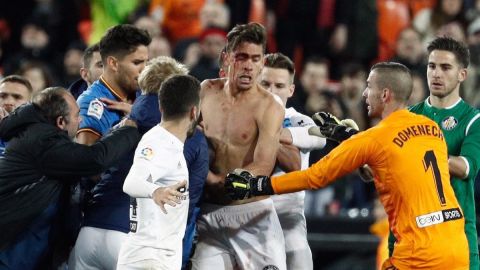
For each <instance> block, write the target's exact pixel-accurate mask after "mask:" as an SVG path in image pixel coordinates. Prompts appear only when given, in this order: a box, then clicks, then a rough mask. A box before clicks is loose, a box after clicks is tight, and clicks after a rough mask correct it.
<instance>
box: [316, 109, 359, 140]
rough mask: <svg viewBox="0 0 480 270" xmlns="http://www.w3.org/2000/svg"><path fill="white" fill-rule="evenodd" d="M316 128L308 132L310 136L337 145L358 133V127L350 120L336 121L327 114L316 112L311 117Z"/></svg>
mask: <svg viewBox="0 0 480 270" xmlns="http://www.w3.org/2000/svg"><path fill="white" fill-rule="evenodd" d="M312 119H313V121H314V122H315V123H316V124H317V126H316V127H311V128H310V129H309V130H308V133H309V134H310V135H315V136H319V137H323V138H327V139H330V140H333V141H336V142H338V143H341V142H342V141H344V140H346V139H348V138H350V137H351V136H353V135H355V134H356V133H357V132H358V126H357V124H356V123H355V121H353V120H352V119H344V120H338V118H337V117H335V116H334V115H332V114H330V113H328V112H317V113H315V114H314V115H313V116H312Z"/></svg>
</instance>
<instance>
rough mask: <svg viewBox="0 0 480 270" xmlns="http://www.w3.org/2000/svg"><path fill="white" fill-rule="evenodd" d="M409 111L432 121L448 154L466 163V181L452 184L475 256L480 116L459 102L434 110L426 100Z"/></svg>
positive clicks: (457, 180)
mask: <svg viewBox="0 0 480 270" xmlns="http://www.w3.org/2000/svg"><path fill="white" fill-rule="evenodd" d="M410 111H411V112H414V113H417V114H422V115H425V116H427V117H428V118H430V119H432V120H433V121H435V122H436V123H437V124H438V125H439V126H440V128H441V129H442V131H443V134H444V136H445V140H446V142H447V147H448V154H449V155H452V156H461V157H463V158H464V159H465V161H466V163H467V168H468V169H467V170H468V176H467V178H465V179H459V178H455V177H452V178H451V184H452V186H453V190H454V191H455V195H456V197H457V200H458V202H459V203H460V206H461V207H462V210H463V214H464V216H465V233H466V234H467V239H468V244H469V249H470V253H475V254H478V243H477V228H476V214H475V198H474V192H473V191H474V183H475V177H476V175H477V173H478V167H479V165H480V120H478V118H479V117H480V114H479V112H478V110H476V109H474V108H472V107H471V106H470V105H468V104H467V103H466V102H465V101H463V100H462V99H459V100H458V102H457V103H455V104H454V105H453V106H450V107H448V108H435V107H432V105H431V104H430V101H429V99H428V98H427V99H426V100H425V101H424V102H422V103H419V104H417V105H415V106H413V107H411V108H410Z"/></svg>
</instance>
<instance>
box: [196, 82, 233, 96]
mask: <svg viewBox="0 0 480 270" xmlns="http://www.w3.org/2000/svg"><path fill="white" fill-rule="evenodd" d="M226 82H227V79H226V78H217V79H206V80H204V81H203V82H202V83H201V84H200V86H201V92H200V96H201V97H202V96H204V95H207V94H209V93H212V92H217V91H219V90H222V89H223V88H224V87H225V84H226Z"/></svg>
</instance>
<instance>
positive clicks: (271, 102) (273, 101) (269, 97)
mask: <svg viewBox="0 0 480 270" xmlns="http://www.w3.org/2000/svg"><path fill="white" fill-rule="evenodd" d="M258 92H259V93H260V95H261V101H262V102H263V106H264V107H265V108H266V109H268V110H274V111H280V112H284V111H285V109H284V108H283V104H282V100H281V99H280V98H279V97H278V96H276V95H274V94H272V93H270V92H269V91H267V90H265V89H264V88H263V87H260V86H259V87H258Z"/></svg>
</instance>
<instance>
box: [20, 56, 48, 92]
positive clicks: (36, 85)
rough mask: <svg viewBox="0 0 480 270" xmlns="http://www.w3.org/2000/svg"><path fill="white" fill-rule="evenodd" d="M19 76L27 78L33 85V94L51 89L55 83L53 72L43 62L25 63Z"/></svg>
mask: <svg viewBox="0 0 480 270" xmlns="http://www.w3.org/2000/svg"><path fill="white" fill-rule="evenodd" d="M17 74H18V75H20V76H23V77H25V79H27V80H28V81H29V82H30V83H31V84H32V88H33V93H35V92H37V91H41V90H43V89H45V88H47V87H50V86H52V85H54V83H55V81H54V78H53V76H52V72H51V71H50V69H49V68H48V67H47V66H46V65H45V64H44V63H43V62H38V61H29V62H25V63H23V64H22V66H21V67H20V69H19V70H18V72H17Z"/></svg>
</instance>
